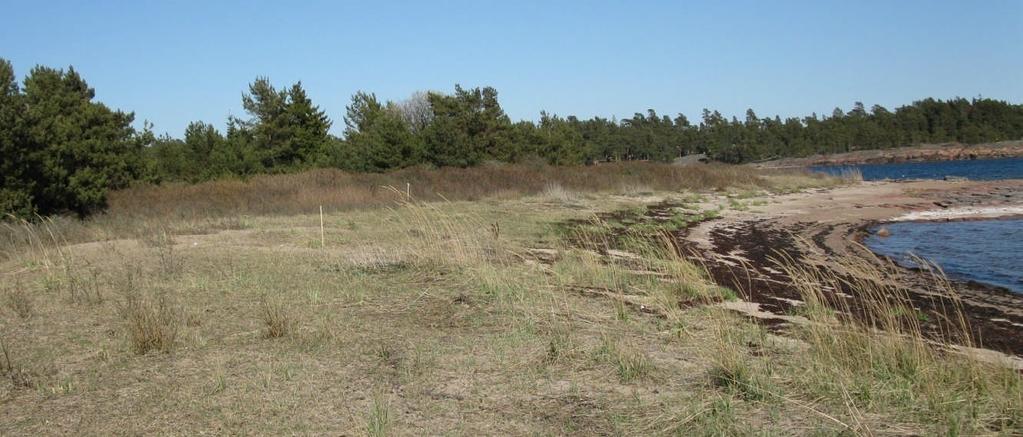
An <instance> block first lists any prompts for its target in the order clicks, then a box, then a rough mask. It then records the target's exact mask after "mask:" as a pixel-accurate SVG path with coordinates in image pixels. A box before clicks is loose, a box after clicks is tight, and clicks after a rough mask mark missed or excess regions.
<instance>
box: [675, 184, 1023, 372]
mask: <svg viewBox="0 0 1023 437" xmlns="http://www.w3.org/2000/svg"><path fill="white" fill-rule="evenodd" d="M766 200H767V203H766V204H765V205H763V206H759V207H756V208H753V209H752V210H750V211H727V212H726V213H724V214H723V215H722V217H721V218H719V219H716V220H711V221H708V222H704V223H700V224H698V225H696V226H694V227H692V228H690V229H688V230H687V231H685V232H682V233H680V235H679V236H678V238H679V240H680V243H681V244H682V245H683V246H684V247H685V248H686V250H689V251H692V252H694V253H698V254H700V256H701V257H702V258H704V259H705V261H706V264H707V268H708V271H709V273H710V274H711V276H712V277H713V278H714V280H715V282H718V283H719V284H720V285H723V286H730V287H733V288H734V289H736V290H737V291H740V292H743V291H745V292H744V293H742V294H744V299H745V300H746V301H747V304H746V306H752V308H751V311H743V312H745V313H747V315H750V316H751V317H755V318H758V319H760V320H762V321H763V322H764V323H766V324H767V325H768V326H772V327H776V328H778V329H785V328H784V327H785V325H786V324H788V323H790V322H789V321H788V320H787V319H788V318H789V316H790V315H791V314H792V313H793V311H794V310H797V308H796V307H797V306H798V305H800V304H801V302H800V299H801V296H800V294H799V292H798V291H797V290H795V289H794V288H793V287H792V286H791V282H790V279H789V278H788V277H787V276H786V275H784V274H783V273H782V272H781V271H779V269H778V268H777V267H776V266H775V265H774V262H773V259H775V258H777V256H778V255H779V254H780V255H784V256H788V257H792V258H793V259H796V260H800V261H801V262H807V263H812V264H815V265H818V266H822V267H830V268H838V264H839V261H840V260H841V259H843V258H845V257H856V258H859V259H866V260H872V261H871V262H874V263H878V262H880V260H887V258H886V257H882V256H880V255H877V254H874V253H873V252H872V251H870V250H869V249H868V248H866V247H865V246H864V245H863V244H862V240H863V238H865V237H866V236H867V235H869V229H870V228H871V227H874V226H877V225H883V224H884V223H892V222H895V221H907V220H906V219H905V218H906V217H910V218H919V217H924V218H929V219H931V220H927V221H952V220H976V219H987V218H1007V217H1012V216H1014V215H1019V214H1018V213H1017V211H1023V180H999V181H938V180H918V181H898V182H894V181H885V182H877V181H873V182H861V183H857V184H855V185H849V186H843V187H837V188H832V189H817V190H809V191H805V192H801V193H794V194H785V195H771V196H768V197H767V199H766ZM899 219H901V220H899ZM891 271H892V272H893V273H892V275H891V276H892V277H890V278H888V279H890V280H892V281H894V282H895V283H896V284H898V286H899V287H900V288H905V289H906V290H908V292H909V296H910V298H911V300H912V301H913V305H914V307H916V308H920V309H921V311H930V310H932V309H935V307H934V305H935V303H934V300H935V294H934V293H933V291H932V290H929V289H928V288H931V289H933V287H928V282H929V281H932V280H930V279H929V278H928V277H927V276H929V275H927V274H926V273H924V272H922V271H920V270H914V269H911V268H907V267H901V266H899V267H897V268H895V269H891ZM949 281H950V283H951V284H952V286H953V287H954V288H955V290H956V291H957V292H958V293H959V294H960V298H961V301H962V308H963V313H964V315H965V316H966V317H967V318H968V319H969V322H970V325H971V329H972V330H973V331H974V335H975V336H976V338H978V339H979V340H980V341H981V342H982V344H983V346H984V348H986V349H989V350H993V351H997V352H1001V353H1004V354H1007V355H1008V356H1010V357H1011V358H1012V359H1011V361H1013V363H1012V365H1014V366H1016V367H1019V368H1021V369H1023V360H1021V359H1020V358H1023V335H1020V334H1023V294H1017V293H1013V292H1012V291H1010V290H1008V289H1004V288H1000V287H996V286H991V285H987V284H980V283H976V282H964V281H959V280H954V279H950V280H949ZM932 328H934V329H935V330H940V327H938V326H935V327H932Z"/></svg>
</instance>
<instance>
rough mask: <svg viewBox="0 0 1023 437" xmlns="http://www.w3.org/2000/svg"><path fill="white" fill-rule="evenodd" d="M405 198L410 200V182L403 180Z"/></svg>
mask: <svg viewBox="0 0 1023 437" xmlns="http://www.w3.org/2000/svg"><path fill="white" fill-rule="evenodd" d="M405 198H406V199H408V200H412V183H411V182H405Z"/></svg>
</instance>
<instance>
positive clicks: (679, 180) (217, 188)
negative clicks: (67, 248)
mask: <svg viewBox="0 0 1023 437" xmlns="http://www.w3.org/2000/svg"><path fill="white" fill-rule="evenodd" d="M767 174H772V175H773V174H779V175H785V176H786V177H787V178H791V179H792V181H795V180H799V181H804V182H802V183H804V184H818V185H819V184H820V183H821V181H823V180H824V178H823V177H821V176H815V175H809V174H807V173H798V172H797V173H793V172H778V171H773V172H770V173H763V174H761V173H759V171H758V170H754V169H752V168H747V167H736V166H727V165H699V166H688V167H680V166H675V165H670V164H654V163H639V162H626V163H610V164H601V165H596V166H579V167H548V166H544V165H510V164H493V165H487V166H481V167H473V168H464V169H463V168H440V169H435V168H428V167H415V168H409V169H404V170H399V171H395V172H390V173H383V174H353V173H345V172H342V171H338V170H314V171H308V172H304V173H297V174H283V175H260V176H254V177H252V178H249V179H247V180H220V181H212V182H205V183H201V184H196V185H184V184H164V185H161V186H138V187H134V188H130V189H127V190H123V191H119V192H115V193H112V194H111V196H110V214H112V215H126V216H133V215H141V216H145V217H176V218H195V217H212V216H237V215H264V214H307V213H310V212H311V211H315V210H316V209H317V208H318V207H319V206H320V205H322V206H323V207H324V208H326V209H327V210H328V211H339V210H347V209H353V208H365V207H373V206H389V205H392V204H393V203H394V202H395V201H396V200H399V199H401V198H403V197H404V194H405V193H404V191H405V187H406V184H410V185H411V194H412V197H413V198H415V199H418V200H421V201H436V200H441V199H447V200H479V199H485V198H489V197H497V198H511V197H520V196H528V195H535V194H541V193H545V194H547V195H549V196H552V197H553V198H556V199H567V200H571V198H572V197H574V194H573V193H593V192H623V191H624V192H630V193H631V192H634V191H635V190H636V187H643V188H642V189H643V190H649V191H653V190H658V191H665V190H668V191H680V190H705V189H717V190H722V189H725V188H727V187H735V186H747V187H762V188H766V187H770V186H772V182H771V181H770V180H769V179H768V178H765V177H764V175H767ZM790 183H791V181H790ZM386 187H398V188H399V189H398V190H389V189H387V188H386Z"/></svg>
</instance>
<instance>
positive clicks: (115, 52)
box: [0, 0, 1023, 136]
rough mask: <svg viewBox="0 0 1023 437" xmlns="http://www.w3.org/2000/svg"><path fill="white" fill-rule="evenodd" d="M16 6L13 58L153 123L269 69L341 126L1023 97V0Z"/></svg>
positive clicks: (211, 114) (5, 1) (174, 131)
mask: <svg viewBox="0 0 1023 437" xmlns="http://www.w3.org/2000/svg"><path fill="white" fill-rule="evenodd" d="M290 3H292V2H270V1H265V2H264V1H237V2H234V1H208V2H200V1H195V2H192V1H164V2H156V1H124V2H113V1H90V2H83V1H68V2H59V1H46V2H28V1H20V0H19V1H10V0H0V10H3V15H4V19H3V20H2V21H3V25H2V26H0V57H4V58H7V59H9V60H10V61H11V62H12V63H13V64H14V67H15V69H16V70H17V71H18V73H19V74H20V75H24V74H25V73H26V72H27V71H28V70H29V69H30V68H31V67H32V66H34V65H36V64H42V65H48V66H54V67H66V66H68V65H73V66H74V67H75V68H76V69H77V70H78V71H79V72H81V73H82V75H83V76H84V77H85V78H86V80H87V81H88V82H89V83H90V85H92V86H93V87H94V88H95V89H96V94H97V97H98V99H99V100H101V101H103V102H104V103H106V104H108V105H109V106H112V107H115V108H120V109H123V110H130V111H135V113H136V118H137V120H138V121H139V122H141V121H142V120H150V121H151V122H153V123H154V124H155V130H156V132H157V133H164V132H167V133H170V134H171V135H175V136H178V135H181V133H182V132H183V131H184V128H185V126H186V125H187V124H188V122H189V121H192V120H203V121H207V122H213V123H214V124H215V125H217V126H220V127H223V125H224V122H225V120H226V118H227V116H228V115H231V114H233V115H236V116H242V115H244V113H243V111H242V109H241V94H242V92H243V91H244V90H245V89H246V86H247V84H248V83H250V82H251V81H252V80H253V79H254V78H255V77H256V76H268V77H270V79H271V80H272V81H273V82H274V83H275V84H277V85H278V86H285V85H288V84H291V83H293V82H295V81H299V80H301V81H302V83H303V84H304V85H305V87H306V88H307V90H308V91H309V94H310V96H311V97H312V98H313V100H314V102H315V103H316V104H318V105H320V107H322V108H324V109H325V110H326V111H327V113H328V114H329V115H330V117H331V118H332V119H333V120H334V129H333V131H334V132H335V133H340V132H341V131H342V129H343V125H344V123H343V116H344V110H345V105H347V104H348V102H349V99H350V96H351V94H352V93H354V92H355V91H357V90H366V91H371V92H375V93H376V94H377V96H379V97H381V98H383V99H401V98H403V97H405V96H407V95H409V94H411V93H412V92H414V91H416V90H424V89H429V90H441V91H449V90H451V89H453V87H454V84H455V83H460V84H462V85H463V86H483V85H490V86H494V87H495V88H497V90H498V91H499V92H500V99H501V103H502V105H503V106H504V108H505V110H506V111H507V112H508V114H509V115H510V116H511V117H512V119H513V120H519V119H536V118H537V117H538V115H539V113H540V111H541V110H547V111H549V112H554V113H557V114H561V115H567V114H575V115H579V116H581V117H590V116H593V115H601V116H608V117H609V116H618V117H619V118H622V117H629V116H631V114H632V113H634V112H639V111H645V110H646V109H647V108H654V109H656V110H657V111H658V112H660V113H667V114H675V113H679V112H681V113H684V114H686V115H687V116H689V117H690V119H692V120H694V121H695V120H697V119H698V117H699V114H700V111H701V110H702V108H704V107H709V108H712V109H719V110H721V111H722V112H723V113H725V114H726V115H738V116H740V117H741V116H742V114H743V113H744V112H745V110H746V108H749V107H752V108H754V109H755V110H756V111H757V113H758V114H759V115H761V116H764V115H773V114H780V115H782V116H783V117H784V116H790V115H805V114H809V113H810V112H818V113H830V112H831V110H832V109H833V108H834V107H836V106H840V107H842V108H844V109H848V108H849V107H850V106H852V103H853V102H854V101H857V100H859V101H863V102H864V103H866V104H867V106H868V107H869V106H870V105H872V104H875V103H878V104H882V105H885V106H887V107H892V106H897V105H901V104H904V103H909V102H910V101H912V100H915V99H919V98H923V97H927V96H933V97H938V98H949V97H955V96H963V97H976V96H984V97H991V98H997V99H1003V100H1008V101H1010V102H1014V103H1021V102H1023V1H1018V0H1017V1H997V0H993V1H983V2H974V1H962V2H951V1H901V0H900V1H855V2H839V1H773V2H768V1H732V2H700V3H696V2H683V1H638V0H637V1H571V2H570V1H561V2H554V1H535V2H534V1H506V2H497V1H483V0H478V1H435V2H426V1H407V2H383V1H380V2H367V1H358V2H294V3H301V4H300V5H292V4H290Z"/></svg>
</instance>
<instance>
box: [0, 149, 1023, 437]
mask: <svg viewBox="0 0 1023 437" xmlns="http://www.w3.org/2000/svg"><path fill="white" fill-rule="evenodd" d="M646 170H649V171H646ZM488 171H489V172H490V173H488ZM417 177H418V179H417ZM406 180H410V181H413V196H412V199H408V198H404V196H403V193H402V192H401V191H402V190H401V189H399V190H397V192H395V191H393V190H390V189H386V188H364V189H363V188H353V187H358V186H366V187H371V186H376V187H379V186H381V185H392V186H397V187H404V184H403V183H402V181H406ZM352 181H359V184H357V183H354V182H352ZM340 183H343V184H345V185H344V186H345V187H347V188H343V189H341V188H338V186H336V185H332V184H340ZM834 183H836V181H834V180H830V179H821V178H816V177H809V176H806V175H798V174H755V173H751V172H750V171H749V170H747V169H744V168H742V169H740V168H731V167H710V168H699V169H698V170H685V169H680V168H677V167H675V168H669V167H661V166H651V167H645V166H642V165H635V164H633V165H628V166H605V167H596V168H589V169H583V168H580V169H569V170H566V171H565V172H564V173H549V172H548V171H546V170H543V169H542V168H541V169H528V168H499V169H496V170H495V169H490V170H487V169H477V170H444V171H441V172H436V173H431V172H428V171H425V170H410V171H409V173H398V174H387V175H368V176H353V175H345V174H340V173H331V172H316V173H309V174H302V175H282V176H273V177H261V178H255V179H253V180H250V181H237V182H214V183H209V184H203V185H198V186H191V187H174V186H169V187H141V188H137V189H133V190H130V191H128V192H123V193H117V194H116V195H115V196H113V198H112V211H111V212H110V213H109V214H108V215H106V216H103V217H98V218H95V219H93V220H91V221H87V222H70V221H63V220H57V221H46V222H43V223H39V224H25V223H21V224H18V223H8V224H6V225H5V227H4V231H3V234H2V236H3V240H2V243H0V244H2V250H3V257H2V258H0V262H2V264H0V267H2V270H0V273H2V275H3V281H2V284H3V285H2V296H0V297H2V304H3V306H2V308H0V345H2V353H0V373H2V376H3V381H2V382H0V399H2V401H0V417H3V418H4V420H3V421H0V434H20V435H25V434H38V433H43V434H57V433H92V434H137V433H181V434H196V433H200V432H207V433H231V434H253V433H259V434H340V433H346V434H367V435H395V434H397V435H421V434H470V435H478V434H516V435H523V434H528V435H551V434H554V435H558V434H625V435H722V434H725V435H728V434H740V435H741V434H824V435H830V434H863V435H870V434H906V433H917V434H933V433H938V434H989V433H995V434H998V433H1001V434H1013V433H1019V432H1021V431H1023V399H1021V396H1023V395H1021V393H1023V387H1021V384H1020V375H1019V374H1018V373H1017V372H1015V371H1012V370H1008V369H1005V368H1002V367H999V366H997V365H994V364H990V363H987V362H983V361H979V360H977V359H973V358H970V357H968V356H966V355H960V354H956V353H950V352H947V349H948V347H946V346H945V345H942V344H936V343H934V342H930V341H925V340H923V337H922V335H921V334H920V333H919V332H918V331H914V330H913V329H912V326H913V325H912V324H911V323H907V322H908V321H911V320H912V317H913V316H914V312H913V311H910V310H907V309H906V308H903V307H902V306H900V303H899V301H898V300H897V299H884V298H882V297H880V294H879V293H872V294H871V293H867V294H868V295H878V296H879V297H878V299H877V304H876V305H873V306H871V307H870V308H871V309H870V310H871V311H872V312H874V313H876V314H875V316H876V320H878V321H885V323H887V324H884V323H880V322H879V323H877V324H875V325H873V326H865V325H860V324H855V323H852V322H850V321H848V320H846V319H845V318H843V317H841V310H842V308H841V307H838V306H835V305H833V304H832V303H830V302H828V301H827V300H825V299H820V298H815V296H818V294H817V290H820V288H821V287H823V286H826V285H827V284H828V281H833V280H835V278H833V277H832V276H830V275H829V273H828V272H822V271H815V270H810V269H808V268H806V267H804V266H801V265H800V264H799V263H798V262H791V263H787V264H786V263H782V265H781V266H779V268H787V269H789V270H790V272H791V275H792V276H793V277H795V278H799V280H800V283H801V284H804V285H805V287H804V288H805V295H806V296H805V301H806V302H807V305H806V308H807V311H806V312H805V313H804V314H801V316H802V317H804V318H806V319H807V320H809V323H807V324H805V325H802V326H797V327H794V328H793V329H792V332H791V333H789V334H786V335H783V336H781V335H776V334H773V333H771V332H770V331H768V330H767V329H765V328H764V327H763V326H761V325H758V324H756V323H753V322H752V321H750V320H748V319H746V318H744V317H741V316H739V315H738V314H736V313H733V312H731V311H727V310H725V309H724V308H722V307H721V305H720V303H721V302H725V301H729V300H732V299H736V298H741V296H736V294H735V292H733V291H731V290H727V289H722V288H720V287H717V286H716V285H714V284H713V283H711V282H710V281H709V280H708V279H707V276H706V274H705V272H704V271H703V269H702V268H701V266H700V262H699V260H698V259H694V258H692V257H687V256H681V255H679V254H678V252H677V251H676V250H675V246H674V245H673V244H672V241H671V239H670V238H667V237H666V235H667V234H666V233H665V231H671V230H674V229H677V228H679V227H684V226H686V223H687V222H686V219H685V218H684V217H683V218H681V219H677V220H675V219H669V220H665V221H663V222H658V223H655V224H652V225H651V224H637V226H636V230H626V231H624V232H623V231H622V230H619V229H612V227H611V225H609V224H608V223H604V222H601V221H600V220H598V219H595V214H596V213H599V212H608V211H619V210H635V209H639V208H645V207H646V205H648V204H650V203H652V202H655V201H663V200H666V199H667V200H670V201H671V202H673V203H674V204H678V205H681V207H680V208H681V209H682V210H687V211H691V213H687V214H690V215H685V217H689V216H696V215H706V216H709V214H711V213H712V212H711V211H707V210H705V209H704V208H705V206H704V205H705V204H706V202H704V201H702V200H704V199H705V198H710V197H721V198H724V197H723V194H725V193H728V192H731V193H733V194H735V195H733V196H732V198H733V199H735V198H739V199H744V202H745V203H743V204H742V205H748V204H755V202H756V201H757V199H756V196H761V195H762V194H749V193H763V192H765V191H788V190H796V189H801V188H803V187H808V186H819V185H827V184H834ZM360 184H362V185H360ZM359 190H364V191H359ZM374 190H377V191H374ZM740 193H741V194H740ZM442 195H443V196H444V198H446V199H448V200H442V199H441V196H442ZM202 202H206V203H202ZM724 203H725V204H728V202H724ZM320 204H323V205H324V207H325V208H326V210H327V213H326V215H325V217H324V226H323V228H322V229H323V234H322V239H321V227H320V217H319V216H318V214H315V213H314V212H316V211H318V207H319V206H320ZM680 214H681V213H680ZM568 222H573V223H577V224H576V225H571V226H568V225H565V223H568ZM858 267H859V268H863V269H866V268H868V267H866V266H865V265H864V266H858ZM864 275H865V277H867V278H870V272H864ZM876 283H877V281H875V280H870V279H868V280H865V281H864V282H863V285H862V286H863V287H864V288H869V287H875V286H876V285H871V284H876ZM938 283H939V284H940V281H938ZM876 290H879V291H883V288H878V289H876ZM955 311H956V308H954V307H951V308H950V309H949V317H950V318H954V316H955ZM876 328H885V329H876ZM963 332H968V331H966V330H963V331H962V332H949V333H948V335H949V338H948V341H949V342H952V341H955V342H962V341H963V340H964V338H963V335H965V334H963Z"/></svg>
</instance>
